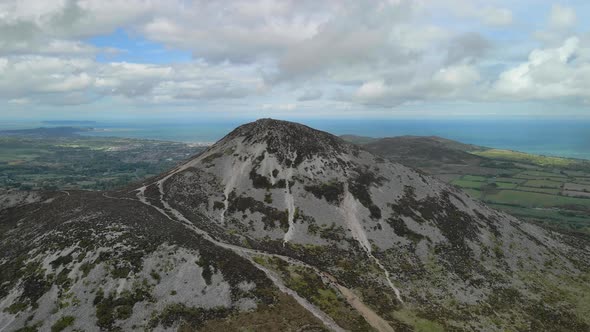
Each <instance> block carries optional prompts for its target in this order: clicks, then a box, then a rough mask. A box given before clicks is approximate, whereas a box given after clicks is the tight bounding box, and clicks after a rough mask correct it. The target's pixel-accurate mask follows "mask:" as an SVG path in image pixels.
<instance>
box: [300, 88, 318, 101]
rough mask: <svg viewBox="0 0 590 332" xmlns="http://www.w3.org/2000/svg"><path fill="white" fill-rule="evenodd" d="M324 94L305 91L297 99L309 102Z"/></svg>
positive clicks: (315, 91)
mask: <svg viewBox="0 0 590 332" xmlns="http://www.w3.org/2000/svg"><path fill="white" fill-rule="evenodd" d="M323 95H324V93H323V92H322V91H321V90H314V89H307V90H305V91H303V93H302V94H301V95H300V96H299V97H298V98H297V100H298V101H310V100H317V99H320V98H322V96H323Z"/></svg>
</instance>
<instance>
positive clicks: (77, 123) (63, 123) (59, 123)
mask: <svg viewBox="0 0 590 332" xmlns="http://www.w3.org/2000/svg"><path fill="white" fill-rule="evenodd" d="M42 123H43V124H47V125H53V126H90V125H95V124H96V121H88V120H48V121H42Z"/></svg>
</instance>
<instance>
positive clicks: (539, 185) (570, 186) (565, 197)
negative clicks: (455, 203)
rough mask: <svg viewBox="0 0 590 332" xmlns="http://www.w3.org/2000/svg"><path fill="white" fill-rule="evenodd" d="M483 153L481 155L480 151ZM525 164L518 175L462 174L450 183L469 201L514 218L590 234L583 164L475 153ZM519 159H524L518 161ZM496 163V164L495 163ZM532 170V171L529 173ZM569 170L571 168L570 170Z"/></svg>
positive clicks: (588, 182) (587, 170)
mask: <svg viewBox="0 0 590 332" xmlns="http://www.w3.org/2000/svg"><path fill="white" fill-rule="evenodd" d="M484 152H485V151H484ZM477 154H478V155H486V156H489V157H490V158H491V157H498V156H500V157H501V158H502V159H499V160H503V161H506V160H511V161H514V162H518V163H522V164H525V165H526V164H527V163H528V165H526V166H528V167H523V168H522V169H521V170H520V171H518V172H513V166H514V164H511V165H510V169H509V170H508V169H507V170H506V171H501V176H495V175H482V173H483V172H479V171H478V170H475V171H473V173H474V174H464V175H462V176H458V177H456V178H455V179H454V180H452V181H450V183H451V184H453V185H455V186H457V187H459V188H461V189H463V190H465V191H466V192H467V193H468V194H469V195H471V196H472V197H474V198H476V199H479V200H481V201H483V202H485V203H487V204H488V205H490V206H492V207H494V208H496V209H498V210H502V211H505V212H507V213H510V214H513V215H514V216H516V217H519V218H522V219H526V220H530V221H534V222H539V223H543V224H547V225H550V226H554V227H561V228H566V229H570V230H575V231H580V232H585V233H590V167H588V164H586V163H584V162H576V161H574V160H569V159H566V160H560V159H563V158H556V157H550V158H546V157H542V156H540V157H538V158H537V157H534V156H531V155H526V154H520V153H510V154H508V153H500V152H497V151H492V152H491V153H487V154H486V153H482V152H477ZM519 156H524V157H523V158H522V159H518V157H519ZM497 161H498V160H497ZM530 166H533V167H534V168H535V169H531V167H530ZM570 167H575V170H572V169H571V168H570Z"/></svg>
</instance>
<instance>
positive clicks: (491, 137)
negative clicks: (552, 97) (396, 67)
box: [0, 118, 590, 160]
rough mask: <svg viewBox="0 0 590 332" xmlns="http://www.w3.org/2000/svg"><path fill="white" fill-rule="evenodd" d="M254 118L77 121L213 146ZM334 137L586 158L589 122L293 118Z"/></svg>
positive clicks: (21, 124) (105, 130) (98, 131)
mask: <svg viewBox="0 0 590 332" xmlns="http://www.w3.org/2000/svg"><path fill="white" fill-rule="evenodd" d="M249 121H252V119H231V120H225V119H223V120H221V119H219V120H211V119H206V120H187V121H183V122H180V121H170V120H159V121H155V120H140V121H136V120H132V121H131V120H125V121H96V122H81V125H80V126H85V127H88V126H89V127H93V128H94V130H93V131H90V132H84V133H83V134H84V135H89V136H104V137H107V136H114V137H127V138H142V139H156V140H168V141H178V142H187V143H200V144H210V143H213V142H215V141H217V140H219V139H220V138H222V137H223V136H225V135H226V134H228V133H229V132H230V131H231V130H233V129H234V128H236V127H237V126H239V125H241V124H243V123H246V122H249ZM296 121H297V122H300V123H303V124H305V125H308V126H311V127H313V128H316V129H320V130H324V131H327V132H330V133H332V134H335V135H344V134H351V135H359V136H369V137H391V136H400V135H417V136H440V137H444V138H448V139H452V140H456V141H459V142H463V143H470V144H475V145H480V146H486V147H492V148H498V149H508V150H515V151H522V152H528V153H534V154H540V155H547V156H560V157H570V158H579V159H589V160H590V119H582V120H580V119H575V120H571V119H493V120H491V119H364V118H357V119H317V118H314V119H297V120H296ZM60 125H61V126H64V125H67V126H76V122H75V121H71V122H60V121H51V122H40V121H3V122H0V130H4V129H29V128H38V127H55V126H60Z"/></svg>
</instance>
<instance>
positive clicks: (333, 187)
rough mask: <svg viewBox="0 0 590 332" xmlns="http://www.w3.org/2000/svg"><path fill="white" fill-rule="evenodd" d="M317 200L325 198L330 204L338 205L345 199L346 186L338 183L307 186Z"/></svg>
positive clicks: (306, 188)
mask: <svg viewBox="0 0 590 332" xmlns="http://www.w3.org/2000/svg"><path fill="white" fill-rule="evenodd" d="M304 188H305V190H307V191H309V192H311V193H312V194H313V195H314V196H315V197H316V198H318V199H322V198H325V199H326V201H328V203H330V204H334V205H338V204H340V201H341V200H342V198H343V197H344V184H343V183H342V182H338V181H331V182H328V183H322V184H320V185H313V186H305V187H304Z"/></svg>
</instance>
